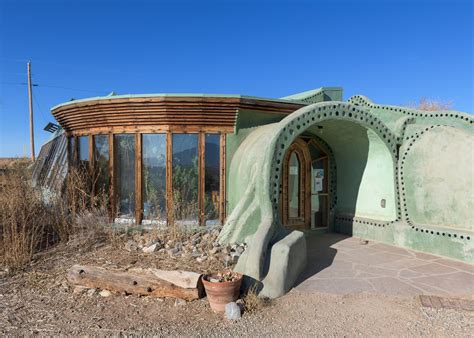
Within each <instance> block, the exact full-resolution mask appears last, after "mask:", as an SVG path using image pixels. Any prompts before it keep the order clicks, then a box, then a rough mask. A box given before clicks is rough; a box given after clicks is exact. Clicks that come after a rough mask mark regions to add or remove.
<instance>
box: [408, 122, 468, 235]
mask: <svg viewBox="0 0 474 338" xmlns="http://www.w3.org/2000/svg"><path fill="white" fill-rule="evenodd" d="M473 147H474V136H473V135H472V134H471V133H467V132H465V131H461V130H457V129H455V128H452V127H446V126H439V125H438V126H431V127H429V128H427V129H425V130H423V132H420V133H419V134H418V135H417V137H416V138H414V139H413V141H412V142H410V143H409V144H408V145H407V146H406V147H404V149H403V150H404V152H403V157H402V159H403V166H402V170H401V177H402V180H403V187H404V188H403V196H402V198H403V203H404V205H405V208H406V210H407V212H406V215H405V218H406V219H407V220H408V221H410V222H413V223H414V224H417V225H419V226H420V227H425V228H426V227H431V226H435V227H436V226H439V227H444V228H446V232H447V233H448V235H449V237H450V236H451V233H450V232H451V231H453V230H460V231H470V232H473V231H474V224H473V223H472V220H473V219H474V200H473V198H472V194H473V189H474V188H473V187H474V160H473V157H472V149H473ZM453 236H454V234H453ZM459 236H460V237H461V236H462V235H459ZM462 237H464V236H462Z"/></svg>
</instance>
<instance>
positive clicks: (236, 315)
mask: <svg viewBox="0 0 474 338" xmlns="http://www.w3.org/2000/svg"><path fill="white" fill-rule="evenodd" d="M241 316H242V314H241V312H240V307H239V305H237V303H236V302H232V303H227V304H226V306H225V317H226V318H227V319H229V320H238V319H240V317H241Z"/></svg>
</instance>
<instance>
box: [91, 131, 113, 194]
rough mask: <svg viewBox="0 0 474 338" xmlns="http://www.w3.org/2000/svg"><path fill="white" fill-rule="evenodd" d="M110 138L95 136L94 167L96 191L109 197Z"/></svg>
mask: <svg viewBox="0 0 474 338" xmlns="http://www.w3.org/2000/svg"><path fill="white" fill-rule="evenodd" d="M109 157H110V156H109V136H108V135H95V136H94V167H95V175H96V191H97V192H98V193H100V194H104V195H105V196H107V194H108V191H109V187H110V175H109Z"/></svg>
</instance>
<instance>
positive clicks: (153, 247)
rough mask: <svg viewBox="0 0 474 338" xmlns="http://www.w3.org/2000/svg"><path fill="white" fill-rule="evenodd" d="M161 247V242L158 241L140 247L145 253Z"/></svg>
mask: <svg viewBox="0 0 474 338" xmlns="http://www.w3.org/2000/svg"><path fill="white" fill-rule="evenodd" d="M159 249H161V244H160V243H153V244H151V245H150V246H146V247H144V248H143V249H142V251H143V252H145V253H152V252H155V251H157V250H159Z"/></svg>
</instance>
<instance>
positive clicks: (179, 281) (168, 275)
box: [128, 268, 201, 289]
mask: <svg viewBox="0 0 474 338" xmlns="http://www.w3.org/2000/svg"><path fill="white" fill-rule="evenodd" d="M128 271H129V272H138V273H142V272H150V273H152V274H154V275H155V276H156V277H158V278H159V279H162V280H165V281H167V282H170V283H172V284H174V285H176V286H179V287H182V288H185V289H194V288H196V287H198V285H199V284H200V283H201V281H200V278H201V274H199V273H196V272H192V271H183V270H172V271H169V270H161V269H152V268H148V269H142V268H134V269H130V270H128Z"/></svg>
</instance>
